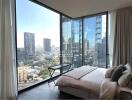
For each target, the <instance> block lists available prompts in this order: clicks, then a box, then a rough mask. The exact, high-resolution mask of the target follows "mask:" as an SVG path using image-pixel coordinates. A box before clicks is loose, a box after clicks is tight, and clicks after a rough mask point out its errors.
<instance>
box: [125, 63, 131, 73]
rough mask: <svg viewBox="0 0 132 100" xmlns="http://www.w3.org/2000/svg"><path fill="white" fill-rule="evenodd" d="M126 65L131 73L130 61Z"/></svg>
mask: <svg viewBox="0 0 132 100" xmlns="http://www.w3.org/2000/svg"><path fill="white" fill-rule="evenodd" d="M125 66H126V68H127V69H128V71H129V73H132V67H131V65H130V64H129V63H127V64H126V65H125Z"/></svg>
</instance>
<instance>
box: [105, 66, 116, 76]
mask: <svg viewBox="0 0 132 100" xmlns="http://www.w3.org/2000/svg"><path fill="white" fill-rule="evenodd" d="M115 68H116V67H111V68H109V69H107V71H106V73H105V78H111V75H112V73H113V71H114V69H115Z"/></svg>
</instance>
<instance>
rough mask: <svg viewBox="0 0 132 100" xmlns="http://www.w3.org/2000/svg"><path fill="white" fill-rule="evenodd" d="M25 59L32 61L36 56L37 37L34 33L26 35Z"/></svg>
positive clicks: (26, 33)
mask: <svg viewBox="0 0 132 100" xmlns="http://www.w3.org/2000/svg"><path fill="white" fill-rule="evenodd" d="M24 50H25V59H26V60H28V59H32V58H33V57H34V54H35V36H34V34H33V33H29V32H25V33H24Z"/></svg>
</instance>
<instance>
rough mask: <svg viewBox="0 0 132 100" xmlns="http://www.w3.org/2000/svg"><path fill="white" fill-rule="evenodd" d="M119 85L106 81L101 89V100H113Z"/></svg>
mask: <svg viewBox="0 0 132 100" xmlns="http://www.w3.org/2000/svg"><path fill="white" fill-rule="evenodd" d="M116 90H117V83H116V82H111V81H108V80H107V81H104V82H103V83H102V85H101V88H100V98H101V99H103V100H104V99H105V100H112V99H114V97H115V95H116Z"/></svg>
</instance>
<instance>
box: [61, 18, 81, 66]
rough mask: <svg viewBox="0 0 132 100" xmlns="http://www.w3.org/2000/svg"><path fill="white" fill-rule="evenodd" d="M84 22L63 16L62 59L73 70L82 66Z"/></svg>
mask: <svg viewBox="0 0 132 100" xmlns="http://www.w3.org/2000/svg"><path fill="white" fill-rule="evenodd" d="M81 24H82V22H81V20H80V19H77V20H71V19H69V18H67V17H64V16H62V38H63V39H62V58H63V63H71V64H72V67H73V68H77V67H80V66H81V65H82V25H81Z"/></svg>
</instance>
